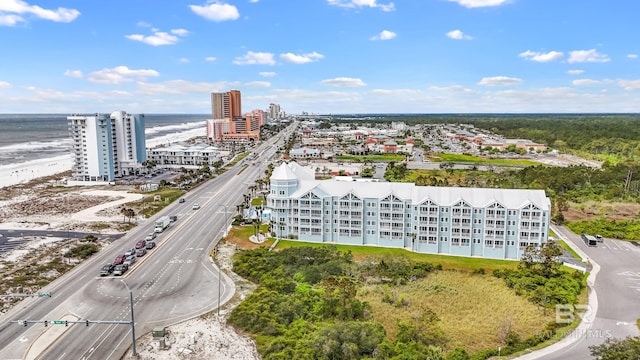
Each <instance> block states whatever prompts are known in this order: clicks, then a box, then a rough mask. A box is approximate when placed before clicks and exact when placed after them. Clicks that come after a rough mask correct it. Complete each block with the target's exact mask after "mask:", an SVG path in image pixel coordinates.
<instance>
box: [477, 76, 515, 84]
mask: <svg viewBox="0 0 640 360" xmlns="http://www.w3.org/2000/svg"><path fill="white" fill-rule="evenodd" d="M520 83H522V79H519V78H512V77H507V76H492V77H485V78H482V80H480V81H479V82H478V85H482V86H509V85H517V84H520Z"/></svg>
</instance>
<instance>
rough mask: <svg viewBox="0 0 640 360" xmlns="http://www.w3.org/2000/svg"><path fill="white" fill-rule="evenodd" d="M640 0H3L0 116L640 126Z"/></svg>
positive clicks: (0, 11) (0, 13) (0, 0)
mask: <svg viewBox="0 0 640 360" xmlns="http://www.w3.org/2000/svg"><path fill="white" fill-rule="evenodd" d="M638 13H640V1H636V0H623V1H620V0H618V1H605V0H396V1H393V2H392V1H385V0H220V1H218V0H213V1H210V0H209V1H208V0H171V1H164V0H163V1H153V0H107V1H94V0H89V1H87V0H24V1H23V0H0V49H1V50H0V113H64V114H69V113H96V112H104V113H110V112H112V111H116V110H125V111H127V112H129V113H188V114H210V113H211V100H210V99H211V96H210V94H211V93H212V92H225V91H229V90H240V91H241V94H242V111H243V112H249V111H252V110H254V109H267V108H268V107H269V104H270V103H275V104H279V105H280V106H281V108H282V110H284V111H285V112H286V113H288V114H300V113H302V112H307V113H310V114H355V113H358V114H363V113H369V114H370V113H420V114H428V113H634V112H640V71H639V70H640V59H639V58H638V56H640V41H639V40H640V39H639V38H638V34H640V29H639V27H640V22H638V21H637V16H638V15H637V14H638Z"/></svg>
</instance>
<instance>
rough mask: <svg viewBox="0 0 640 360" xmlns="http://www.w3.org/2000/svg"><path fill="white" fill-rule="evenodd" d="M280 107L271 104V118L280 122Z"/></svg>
mask: <svg viewBox="0 0 640 360" xmlns="http://www.w3.org/2000/svg"><path fill="white" fill-rule="evenodd" d="M280 117H281V114H280V105H279V104H274V103H271V104H269V118H270V119H272V120H280Z"/></svg>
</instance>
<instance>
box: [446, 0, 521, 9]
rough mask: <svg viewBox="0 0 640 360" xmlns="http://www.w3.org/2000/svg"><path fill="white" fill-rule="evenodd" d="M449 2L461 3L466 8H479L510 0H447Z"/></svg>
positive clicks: (497, 4)
mask: <svg viewBox="0 0 640 360" xmlns="http://www.w3.org/2000/svg"><path fill="white" fill-rule="evenodd" d="M449 1H451V2H454V3H457V4H459V5H462V6H464V7H466V8H479V7H489V6H500V5H503V4H506V3H508V2H509V1H510V0H449Z"/></svg>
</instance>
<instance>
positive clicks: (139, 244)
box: [136, 240, 147, 249]
mask: <svg viewBox="0 0 640 360" xmlns="http://www.w3.org/2000/svg"><path fill="white" fill-rule="evenodd" d="M145 245H147V241H146V240H140V241H138V242H137V243H136V249H142V248H144V247H145Z"/></svg>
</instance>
